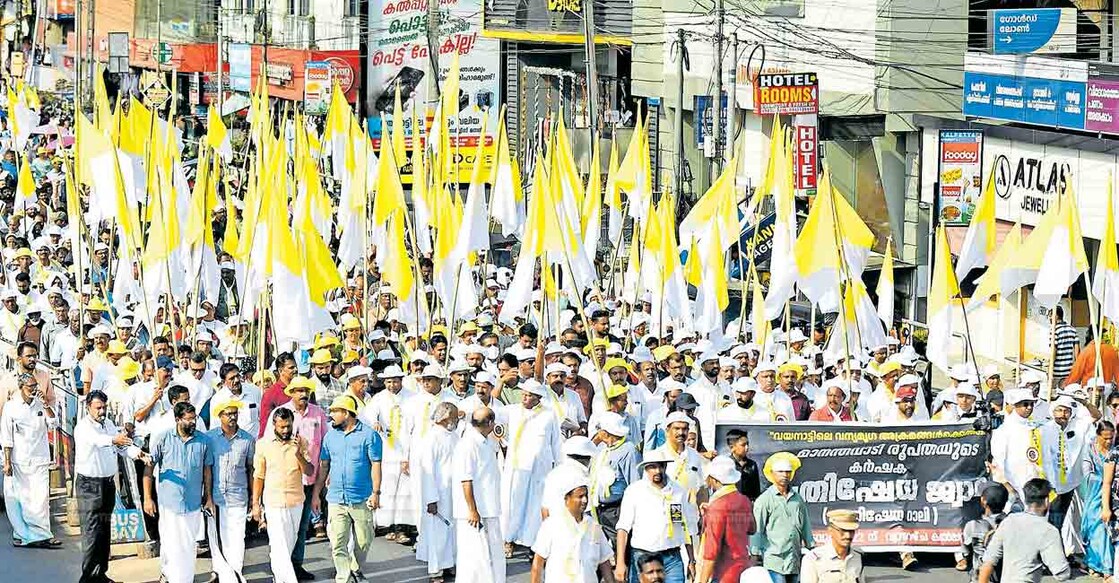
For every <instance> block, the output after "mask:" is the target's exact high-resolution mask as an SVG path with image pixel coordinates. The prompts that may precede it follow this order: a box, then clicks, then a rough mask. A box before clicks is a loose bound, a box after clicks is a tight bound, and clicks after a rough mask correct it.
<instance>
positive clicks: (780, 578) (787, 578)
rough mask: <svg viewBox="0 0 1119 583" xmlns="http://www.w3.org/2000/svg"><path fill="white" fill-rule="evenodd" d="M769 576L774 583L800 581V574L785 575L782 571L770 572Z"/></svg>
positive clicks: (794, 582) (795, 582)
mask: <svg viewBox="0 0 1119 583" xmlns="http://www.w3.org/2000/svg"><path fill="white" fill-rule="evenodd" d="M769 578H770V579H772V580H773V583H797V582H798V581H800V575H783V574H781V573H774V572H773V571H770V572H769Z"/></svg>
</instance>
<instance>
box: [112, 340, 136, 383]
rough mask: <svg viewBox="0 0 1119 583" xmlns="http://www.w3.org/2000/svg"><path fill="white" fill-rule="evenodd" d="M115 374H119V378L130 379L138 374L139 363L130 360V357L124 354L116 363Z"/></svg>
mask: <svg viewBox="0 0 1119 583" xmlns="http://www.w3.org/2000/svg"><path fill="white" fill-rule="evenodd" d="M109 347H110V348H111V347H112V343H109ZM117 374H118V375H119V376H120V380H122V381H130V380H132V379H134V378H136V377H138V376H140V363H138V362H136V361H135V360H132V357H130V356H126V357H124V358H122V359H120V362H118V363H117Z"/></svg>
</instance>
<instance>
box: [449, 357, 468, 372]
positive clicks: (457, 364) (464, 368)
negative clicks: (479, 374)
mask: <svg viewBox="0 0 1119 583" xmlns="http://www.w3.org/2000/svg"><path fill="white" fill-rule="evenodd" d="M472 370H474V367H472V366H470V365H469V364H467V363H466V361H465V360H455V361H452V362H451V364H450V365H448V366H447V372H449V373H451V374H455V373H460V372H470V371H472Z"/></svg>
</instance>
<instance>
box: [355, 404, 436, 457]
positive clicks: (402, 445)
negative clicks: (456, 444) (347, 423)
mask: <svg viewBox="0 0 1119 583" xmlns="http://www.w3.org/2000/svg"><path fill="white" fill-rule="evenodd" d="M406 398H407V396H406V395H405V394H404V391H401V392H400V393H399V394H396V395H394V394H392V392H391V391H389V390H387V389H386V390H384V391H381V392H379V393H377V394H376V395H373V397H371V398H370V399H369V402H368V404H366V406H365V407H364V408H363V409H362V410H361V414H360V415H358V418H360V419H361V420H362V421H363V422H364V423H365V424H366V425H369V426H370V427H374V426H378V427H380V428H381V430H380V431H378V432H377V433H379V434H380V435H381V443H382V445H383V450H382V454H383V456H384V460H383V461H404V460H407V459H408V452H409V449H410V443H409V442H410V439H409V438H410V435H411V432H412V431H411V428H410V426H409V420H408V419H407V416H406V415H405V414H404V401H405V399H406ZM432 412H434V409H433V410H432ZM431 429H434V425H433V426H432V428H431ZM431 429H429V431H430V430H431ZM390 433H391V439H390Z"/></svg>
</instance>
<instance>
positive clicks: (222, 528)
mask: <svg viewBox="0 0 1119 583" xmlns="http://www.w3.org/2000/svg"><path fill="white" fill-rule="evenodd" d="M225 366H233V365H225ZM235 368H236V367H235ZM234 372H236V374H237V377H238V379H239V378H240V371H236V370H235V371H234ZM232 376H233V374H230V377H232ZM238 382H239V381H238ZM242 394H243V393H242ZM216 400H217V399H216V398H215V401H216ZM210 410H211V411H212V412H214V413H216V415H214V417H215V418H217V419H220V420H221V421H220V423H221V426H220V427H217V428H215V429H213V430H211V431H210V432H209V433H208V434H207V436H208V437H209V438H210V445H211V447H212V449H213V452H214V470H213V493H212V499H213V501H214V506H215V507H216V509H217V510H216V512H214V513H213V515H212V516H207V517H206V526H207V528H206V532H207V536H208V539H209V541H210V554H211V559H212V561H213V566H214V572H215V573H216V574H217V577H218V581H219V583H240V582H241V581H243V580H244V575H242V574H241V569H242V568H243V567H244V565H245V519H246V517H247V516H248V512H249V498H250V496H251V491H250V484H252V483H253V457H254V456H255V454H256V434H255V433H249V432H248V431H246V430H244V429H242V428H240V427H239V424H240V419H241V411H248V410H247V409H246V408H245V403H244V402H243V401H240V400H237V399H235V398H223V399H222V400H221V401H220V402H219V403H217V404H216V405H211V409H210ZM255 414H256V412H255V411H248V413H247V414H246V415H245V419H246V420H248V419H255V417H256V415H255Z"/></svg>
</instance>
